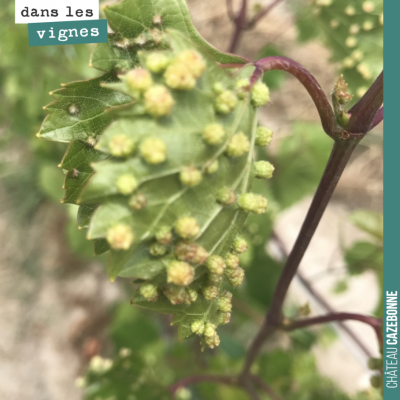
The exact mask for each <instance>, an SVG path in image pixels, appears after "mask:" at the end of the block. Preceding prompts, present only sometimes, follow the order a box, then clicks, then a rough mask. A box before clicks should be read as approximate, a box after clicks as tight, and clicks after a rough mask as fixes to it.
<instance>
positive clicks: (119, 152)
mask: <svg viewBox="0 0 400 400" xmlns="http://www.w3.org/2000/svg"><path fill="white" fill-rule="evenodd" d="M108 148H109V150H110V154H111V155H112V156H115V157H126V156H129V154H131V153H132V152H133V150H135V142H134V141H133V140H132V139H131V138H130V137H129V136H128V135H125V134H124V133H121V134H118V135H114V136H113V137H112V139H111V140H110V142H109V143H108Z"/></svg>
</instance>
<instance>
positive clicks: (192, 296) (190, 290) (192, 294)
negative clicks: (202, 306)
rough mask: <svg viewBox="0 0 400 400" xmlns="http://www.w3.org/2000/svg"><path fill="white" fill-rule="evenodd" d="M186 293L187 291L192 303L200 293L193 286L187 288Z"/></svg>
mask: <svg viewBox="0 0 400 400" xmlns="http://www.w3.org/2000/svg"><path fill="white" fill-rule="evenodd" d="M186 293H187V295H188V297H189V300H190V302H191V303H194V302H195V301H196V300H197V297H198V295H199V294H198V293H197V290H195V289H193V288H191V287H188V288H186Z"/></svg>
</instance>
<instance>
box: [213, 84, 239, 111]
mask: <svg viewBox="0 0 400 400" xmlns="http://www.w3.org/2000/svg"><path fill="white" fill-rule="evenodd" d="M237 102H238V99H237V97H236V95H235V93H233V92H231V91H230V90H224V91H223V92H222V93H221V94H219V95H218V96H217V98H216V100H215V109H216V110H217V112H219V113H220V114H229V113H230V112H232V111H233V110H234V109H235V107H236V104H237Z"/></svg>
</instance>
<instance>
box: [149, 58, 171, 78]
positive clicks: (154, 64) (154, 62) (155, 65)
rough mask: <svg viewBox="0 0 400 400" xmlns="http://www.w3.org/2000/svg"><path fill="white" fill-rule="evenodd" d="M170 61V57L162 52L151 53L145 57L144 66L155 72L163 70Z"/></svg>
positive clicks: (158, 72)
mask: <svg viewBox="0 0 400 400" xmlns="http://www.w3.org/2000/svg"><path fill="white" fill-rule="evenodd" d="M169 62H170V59H169V58H168V57H167V56H166V55H165V54H163V53H151V54H150V55H149V56H148V57H147V59H146V67H147V68H148V69H149V70H150V71H151V72H154V73H155V74H160V73H161V72H163V71H164V70H165V69H166V68H167V67H168V64H169Z"/></svg>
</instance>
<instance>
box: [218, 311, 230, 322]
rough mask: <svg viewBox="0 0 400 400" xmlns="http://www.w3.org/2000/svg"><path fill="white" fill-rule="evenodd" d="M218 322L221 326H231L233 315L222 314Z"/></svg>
mask: <svg viewBox="0 0 400 400" xmlns="http://www.w3.org/2000/svg"><path fill="white" fill-rule="evenodd" d="M218 322H219V324H220V325H226V324H229V322H231V313H221V314H220V315H219V319H218Z"/></svg>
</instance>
